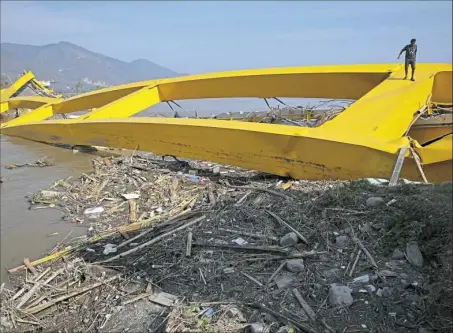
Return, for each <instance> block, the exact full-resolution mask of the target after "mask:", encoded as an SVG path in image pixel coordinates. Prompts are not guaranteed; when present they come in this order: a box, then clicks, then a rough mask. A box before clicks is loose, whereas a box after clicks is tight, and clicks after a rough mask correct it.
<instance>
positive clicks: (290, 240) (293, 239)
mask: <svg viewBox="0 0 453 333" xmlns="http://www.w3.org/2000/svg"><path fill="white" fill-rule="evenodd" d="M298 240H299V238H298V237H297V235H296V233H295V232H290V233H287V234H286V235H285V236H283V237H282V238H281V239H280V246H292V245H295V244H297V242H298Z"/></svg>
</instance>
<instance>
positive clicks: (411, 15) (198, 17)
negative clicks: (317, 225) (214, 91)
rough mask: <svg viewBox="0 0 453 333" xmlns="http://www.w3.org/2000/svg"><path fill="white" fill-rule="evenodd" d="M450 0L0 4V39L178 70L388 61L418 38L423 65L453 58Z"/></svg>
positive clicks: (190, 71) (191, 71)
mask: <svg viewBox="0 0 453 333" xmlns="http://www.w3.org/2000/svg"><path fill="white" fill-rule="evenodd" d="M451 13H452V2H451V1H438V2H436V1H418V2H417V1H413V2H412V1H401V2H395V1H377V2H371V1H352V2H343V1H333V2H328V1H318V2H308V1H307V2H305V1H288V2H286V1H266V2H260V1H215V2H208V1H200V2H190V1H184V2H179V1H167V2H158V1H149V2H145V1H142V2H133V1H102V2H94V1H80V2H76V1H74V2H71V1H61V2H59V1H42V2H23V1H20V2H19V1H14V2H8V1H3V0H2V1H1V40H2V42H14V43H22V44H33V45H42V44H48V43H55V42H58V41H69V42H72V43H75V44H78V45H80V46H82V47H85V48H87V49H89V50H92V51H96V52H99V53H102V54H104V55H108V56H111V57H114V58H118V59H121V60H125V61H131V60H134V59H137V58H145V59H148V60H151V61H153V62H155V63H158V64H160V65H163V66H166V67H169V68H171V69H173V70H175V71H177V72H183V73H197V72H207V71H218V70H230V69H242V68H256V67H275V66H295V65H314V64H341V63H374V62H395V61H396V56H397V54H398V52H399V51H400V49H401V48H402V47H403V46H404V45H405V44H406V43H408V41H409V40H410V39H411V38H413V37H415V38H417V41H418V44H419V53H418V60H419V61H420V62H450V63H451V62H452V15H451Z"/></svg>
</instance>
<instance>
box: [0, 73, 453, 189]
mask: <svg viewBox="0 0 453 333" xmlns="http://www.w3.org/2000/svg"><path fill="white" fill-rule="evenodd" d="M451 73H452V66H451V64H419V65H418V67H417V81H416V82H411V81H405V80H402V77H403V76H404V73H403V68H402V66H400V65H395V64H378V65H338V66H310V67H291V68H274V69H262V70H245V71H234V72H224V73H211V74H202V75H192V76H185V77H180V78H170V79H162V80H152V81H144V82H137V83H133V84H127V85H121V86H117V87H112V88H106V89H101V90H97V91H94V92H90V93H86V94H83V95H79V96H76V97H73V98H71V99H67V100H64V101H58V102H56V103H54V104H46V105H43V106H41V107H40V108H37V109H36V110H35V111H33V112H31V113H29V114H26V115H23V116H21V117H19V118H17V119H14V120H11V121H9V122H7V123H6V124H4V125H2V127H1V131H2V133H3V134H7V135H13V136H20V137H23V138H27V139H31V140H37V141H44V142H53V143H55V142H59V143H70V144H80V145H98V146H99V145H100V146H112V147H119V148H130V149H135V148H137V147H139V149H142V150H149V151H153V152H155V153H159V154H173V155H176V156H178V155H179V156H184V157H190V158H198V159H205V160H211V161H215V162H220V163H226V164H231V165H237V166H241V167H245V168H249V169H257V170H261V171H265V172H270V173H274V174H279V175H289V176H292V177H296V178H308V179H324V178H336V179H352V178H357V177H387V178H388V177H390V174H391V171H392V169H393V166H394V162H395V158H396V154H397V152H398V150H399V148H401V147H404V146H409V145H410V144H411V142H412V141H411V139H410V137H407V136H405V133H406V131H407V130H408V128H409V126H410V124H411V123H412V121H413V119H414V117H415V116H416V114H417V111H418V110H420V109H421V108H422V107H423V106H424V105H427V103H429V100H430V98H431V100H434V98H435V100H436V101H439V102H440V101H441V102H442V103H447V104H448V103H450V104H451V101H452V92H451V89H448V86H450V88H451ZM446 87H447V88H446ZM228 97H311V98H348V99H357V101H356V102H355V103H354V104H352V105H351V106H350V107H349V108H347V109H346V110H345V111H344V112H342V113H341V114H340V115H339V116H337V117H336V118H334V119H333V120H331V121H329V122H327V123H325V124H323V125H321V126H320V127H317V128H300V127H294V126H283V125H269V124H253V123H239V122H228V121H221V120H201V119H196V120H192V119H159V118H151V119H148V118H134V119H125V118H127V117H130V116H132V115H133V114H135V113H137V112H140V111H142V110H143V109H146V108H148V107H150V106H153V105H156V104H157V103H159V102H162V101H168V100H180V99H200V98H228ZM84 109H93V111H92V112H90V113H88V114H86V115H84V116H82V117H80V118H78V119H75V120H61V121H44V122H43V121H42V120H44V119H46V118H48V117H50V116H52V115H53V114H58V113H68V112H74V111H79V110H84ZM445 134H446V136H445ZM435 139H436V140H437V141H436V142H434V143H431V144H429V145H426V146H424V147H422V146H420V145H419V144H418V143H417V142H412V145H413V146H414V148H415V150H416V152H417V153H418V155H419V156H420V158H421V160H422V163H423V168H424V170H425V172H426V174H427V176H428V179H429V180H430V181H432V182H440V181H443V180H450V179H451V177H452V172H451V167H452V164H451V159H452V149H451V132H450V133H448V132H446V133H444V136H443V137H442V138H435ZM406 160H407V162H405V167H404V168H403V175H405V176H406V177H407V178H409V179H420V175H419V171H418V169H417V168H416V167H415V162H414V159H413V158H412V157H410V156H409V155H407V157H406Z"/></svg>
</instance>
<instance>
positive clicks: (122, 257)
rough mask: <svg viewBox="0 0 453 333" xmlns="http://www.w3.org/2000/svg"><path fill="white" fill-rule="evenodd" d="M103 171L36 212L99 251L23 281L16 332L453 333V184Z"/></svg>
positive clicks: (177, 165) (127, 164)
mask: <svg viewBox="0 0 453 333" xmlns="http://www.w3.org/2000/svg"><path fill="white" fill-rule="evenodd" d="M93 163H94V171H93V173H92V174H89V175H81V176H80V178H78V179H66V180H59V181H57V182H56V183H55V184H53V186H51V187H50V188H49V189H47V190H45V191H42V192H40V193H37V194H35V195H34V196H33V197H32V198H30V202H31V205H32V206H37V205H39V206H46V207H50V208H53V209H60V210H61V211H62V214H63V216H62V218H63V219H64V220H65V221H67V222H68V223H78V224H81V225H82V226H84V227H86V229H87V236H86V237H84V238H80V239H72V240H71V239H68V240H65V242H61V244H57V246H56V247H55V248H54V249H52V251H51V252H52V254H54V255H55V256H56V258H55V260H53V261H49V262H46V263H43V264H38V265H33V266H34V267H29V269H28V272H27V271H26V270H19V271H18V272H17V273H14V274H11V281H10V285H8V286H2V294H1V296H2V314H1V323H0V324H1V325H2V328H3V329H5V331H14V332H24V331H33V330H34V331H42V332H51V331H57V332H143V331H148V332H226V331H228V332H254V333H258V332H279V333H283V332H323V333H324V332H351V333H352V332H419V333H422V332H425V333H426V332H451V331H452V328H453V323H452V319H451V318H452V305H451V299H452V296H453V294H452V193H453V191H452V184H451V183H448V184H442V185H422V184H404V182H402V183H401V184H399V185H397V186H395V187H388V186H387V184H380V183H379V182H378V181H376V180H358V181H353V182H327V181H326V182H312V181H301V180H299V181H294V180H290V179H283V178H279V177H275V176H271V175H265V174H258V173H256V172H252V171H246V170H241V169H237V168H232V167H227V166H218V165H215V164H211V163H207V162H200V161H175V160H173V159H172V158H171V157H168V158H166V159H165V160H163V159H162V158H161V157H158V156H153V155H140V156H135V157H115V158H97V159H95V160H94V162H93ZM90 209H91V210H90ZM93 209H94V213H93ZM96 209H97V210H96ZM87 211H88V213H87ZM96 211H97V213H96ZM90 212H91V213H90ZM134 226H139V227H136V228H135V227H134ZM118 228H119V229H120V231H121V232H118ZM65 249H66V250H67V252H66V253H64V255H57V254H58V253H59V252H58V251H61V250H65ZM33 270H35V271H36V272H34V273H33ZM26 272H27V273H26ZM54 275H55V276H54Z"/></svg>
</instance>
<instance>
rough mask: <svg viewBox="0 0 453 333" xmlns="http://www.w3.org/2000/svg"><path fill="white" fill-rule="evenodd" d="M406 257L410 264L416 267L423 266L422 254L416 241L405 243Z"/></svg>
mask: <svg viewBox="0 0 453 333" xmlns="http://www.w3.org/2000/svg"><path fill="white" fill-rule="evenodd" d="M406 257H407V261H409V262H410V263H411V264H412V265H414V266H416V267H418V268H422V267H423V255H422V253H421V252H420V249H419V247H418V244H417V243H416V242H410V243H407V246H406Z"/></svg>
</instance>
